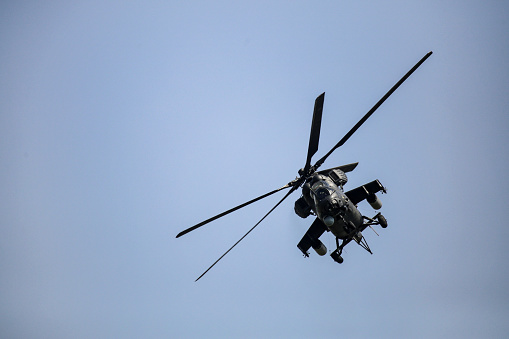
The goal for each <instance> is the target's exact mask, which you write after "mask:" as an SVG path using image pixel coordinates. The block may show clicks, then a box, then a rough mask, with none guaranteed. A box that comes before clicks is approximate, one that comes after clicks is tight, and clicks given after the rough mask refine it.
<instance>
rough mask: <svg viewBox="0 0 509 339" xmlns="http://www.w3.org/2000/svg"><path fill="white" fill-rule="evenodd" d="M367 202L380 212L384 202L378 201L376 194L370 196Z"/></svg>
mask: <svg viewBox="0 0 509 339" xmlns="http://www.w3.org/2000/svg"><path fill="white" fill-rule="evenodd" d="M366 200H367V201H368V202H369V204H370V205H371V207H373V208H374V209H375V210H379V209H380V208H382V201H380V199H378V197H377V196H376V194H375V193H372V194H370V195H369V196H368V197H367V199H366Z"/></svg>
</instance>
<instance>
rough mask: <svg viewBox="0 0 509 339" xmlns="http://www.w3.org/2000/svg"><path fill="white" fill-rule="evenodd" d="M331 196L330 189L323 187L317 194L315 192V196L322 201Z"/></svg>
mask: <svg viewBox="0 0 509 339" xmlns="http://www.w3.org/2000/svg"><path fill="white" fill-rule="evenodd" d="M329 195H330V192H329V190H328V189H326V188H325V187H322V188H319V189H318V190H317V191H316V192H315V196H316V197H317V198H318V199H320V200H322V199H323V198H325V197H327V196H329Z"/></svg>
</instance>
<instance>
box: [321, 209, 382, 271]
mask: <svg viewBox="0 0 509 339" xmlns="http://www.w3.org/2000/svg"><path fill="white" fill-rule="evenodd" d="M363 218H364V223H363V224H362V225H361V226H359V227H357V228H356V227H355V225H354V224H353V223H350V224H347V223H345V224H346V225H345V229H346V230H347V232H348V233H349V234H348V236H347V237H345V239H343V242H342V243H341V245H340V244H339V238H336V247H337V248H336V249H335V250H334V251H333V252H332V253H331V254H330V256H331V258H332V259H333V260H334V261H335V262H337V263H339V264H342V263H343V257H341V253H343V247H345V246H346V244H348V243H349V242H350V241H352V240H355V242H356V243H357V244H359V246H361V247H362V248H364V249H365V250H366V251H368V252H369V253H370V254H373V252H372V251H371V248H369V245H368V243H367V242H366V238H364V236H363V235H362V233H361V232H362V231H364V230H365V229H366V228H367V227H368V226H369V227H370V228H371V229H372V230H373V231H374V232H375V233H376V231H375V229H374V228H373V227H372V226H374V225H380V226H381V227H382V228H386V227H387V219H385V217H384V216H383V215H382V214H381V213H378V214H377V215H375V216H374V217H373V218H368V217H364V216H363ZM376 235H378V233H376Z"/></svg>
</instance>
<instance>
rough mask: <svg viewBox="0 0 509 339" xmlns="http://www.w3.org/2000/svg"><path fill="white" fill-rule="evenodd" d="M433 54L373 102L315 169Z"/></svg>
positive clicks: (318, 162) (427, 56) (423, 59)
mask: <svg viewBox="0 0 509 339" xmlns="http://www.w3.org/2000/svg"><path fill="white" fill-rule="evenodd" d="M431 54H433V52H429V53H428V54H426V55H425V56H424V57H423V58H422V59H421V60H420V61H419V62H418V63H417V64H415V66H414V67H412V69H410V70H409V71H408V72H407V73H406V74H405V75H404V76H403V77H402V78H401V79H400V80H399V81H398V82H397V83H396V84H395V85H394V86H392V88H391V89H390V90H389V91H388V92H387V93H386V94H385V95H384V96H383V97H382V98H381V99H380V100H379V101H378V102H377V103H376V104H375V106H373V107H372V108H371V109H370V110H369V111H368V113H366V115H364V117H362V119H361V120H359V122H358V123H357V124H356V125H355V126H354V127H353V128H352V129H351V130H350V131H349V132H348V133H346V135H345V136H344V137H343V138H342V139H341V140H340V141H339V142H338V143H337V144H336V146H334V147H333V148H332V149H331V150H330V151H329V152H328V153H327V154H325V155H324V156H323V157H322V158H321V159H320V160H318V161H317V162H316V164H315V170H316V169H318V167H320V166H321V165H322V164H323V162H324V161H325V159H327V158H328V157H329V155H331V154H332V152H334V151H335V150H336V149H337V148H339V147H341V146H342V145H343V144H344V143H345V142H346V141H347V140H348V139H350V137H351V136H352V134H354V133H355V131H357V130H358V129H359V127H361V125H362V124H363V123H364V122H365V121H366V120H368V118H369V117H370V116H371V115H372V114H373V113H374V112H375V111H376V110H377V109H378V107H380V105H382V104H383V103H384V101H385V100H387V98H388V97H389V96H390V95H391V94H392V93H394V91H395V90H396V89H398V87H399V86H400V85H401V84H402V83H403V82H404V81H405V80H406V79H408V77H409V76H410V75H412V73H413V72H414V71H415V70H416V69H417V68H419V66H421V65H422V63H423V62H424V61H426V59H427V58H429V56H430V55H431Z"/></svg>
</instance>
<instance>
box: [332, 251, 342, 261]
mask: <svg viewBox="0 0 509 339" xmlns="http://www.w3.org/2000/svg"><path fill="white" fill-rule="evenodd" d="M330 256H331V258H332V259H333V260H334V261H335V262H337V263H338V264H342V263H343V257H342V256H341V255H339V251H338V250H334V252H332V253H331V254H330Z"/></svg>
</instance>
